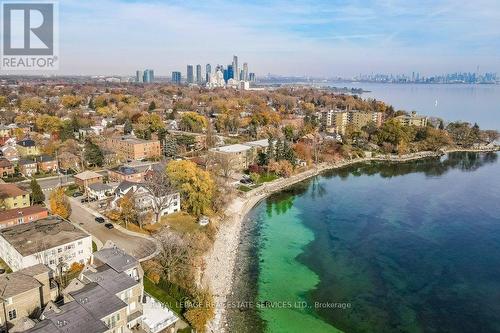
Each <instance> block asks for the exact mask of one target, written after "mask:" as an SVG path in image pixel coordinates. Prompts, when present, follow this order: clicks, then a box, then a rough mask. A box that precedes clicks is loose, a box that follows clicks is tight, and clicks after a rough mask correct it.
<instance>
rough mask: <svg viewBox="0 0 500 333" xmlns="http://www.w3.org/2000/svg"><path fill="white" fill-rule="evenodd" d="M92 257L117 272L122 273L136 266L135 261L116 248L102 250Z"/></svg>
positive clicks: (136, 262)
mask: <svg viewBox="0 0 500 333" xmlns="http://www.w3.org/2000/svg"><path fill="white" fill-rule="evenodd" d="M93 256H94V258H95V259H97V260H99V261H101V262H103V263H105V264H106V265H108V266H110V267H111V268H113V269H114V270H115V271H117V272H124V271H126V270H127V269H130V268H132V267H134V266H137V264H138V261H137V259H135V258H134V257H132V256H131V255H130V254H128V253H126V252H125V251H123V250H122V249H119V248H117V247H110V248H103V249H101V250H99V251H96V252H94V253H93Z"/></svg>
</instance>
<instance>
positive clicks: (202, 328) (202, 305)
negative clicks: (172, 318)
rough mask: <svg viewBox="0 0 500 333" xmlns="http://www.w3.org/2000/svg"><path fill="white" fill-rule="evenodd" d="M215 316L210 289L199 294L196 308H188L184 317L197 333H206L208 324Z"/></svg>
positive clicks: (195, 302) (195, 303)
mask: <svg viewBox="0 0 500 333" xmlns="http://www.w3.org/2000/svg"><path fill="white" fill-rule="evenodd" d="M214 314H215V310H214V302H213V296H212V294H211V293H210V291H209V290H208V289H203V290H200V291H198V292H197V294H196V296H195V301H194V306H192V307H188V309H187V311H186V314H185V315H184V316H185V317H186V319H187V320H188V321H189V323H190V324H191V326H192V327H193V328H194V329H195V330H196V332H199V333H205V332H206V327H207V323H208V321H209V320H211V319H212V318H213V316H214Z"/></svg>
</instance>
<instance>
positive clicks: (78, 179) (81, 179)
mask: <svg viewBox="0 0 500 333" xmlns="http://www.w3.org/2000/svg"><path fill="white" fill-rule="evenodd" d="M73 177H74V178H75V184H76V185H78V186H80V188H82V189H86V188H87V186H89V185H90V184H97V183H101V184H102V182H103V178H104V177H103V175H101V174H99V173H97V172H94V171H88V170H87V171H83V172H80V173H78V174H76V175H74V176H73Z"/></svg>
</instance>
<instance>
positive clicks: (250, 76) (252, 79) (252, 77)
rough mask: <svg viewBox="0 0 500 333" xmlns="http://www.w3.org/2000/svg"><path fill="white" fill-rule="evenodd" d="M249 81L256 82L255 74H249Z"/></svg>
mask: <svg viewBox="0 0 500 333" xmlns="http://www.w3.org/2000/svg"><path fill="white" fill-rule="evenodd" d="M248 80H249V81H250V82H255V73H248Z"/></svg>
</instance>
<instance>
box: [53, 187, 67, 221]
mask: <svg viewBox="0 0 500 333" xmlns="http://www.w3.org/2000/svg"><path fill="white" fill-rule="evenodd" d="M49 203H50V210H51V212H52V214H55V215H59V216H60V217H62V218H65V219H67V218H68V217H69V216H70V215H71V205H70V203H69V200H68V197H67V196H66V194H65V193H64V189H63V188H62V187H58V188H56V189H55V190H53V191H52V192H51V193H50V197H49Z"/></svg>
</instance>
